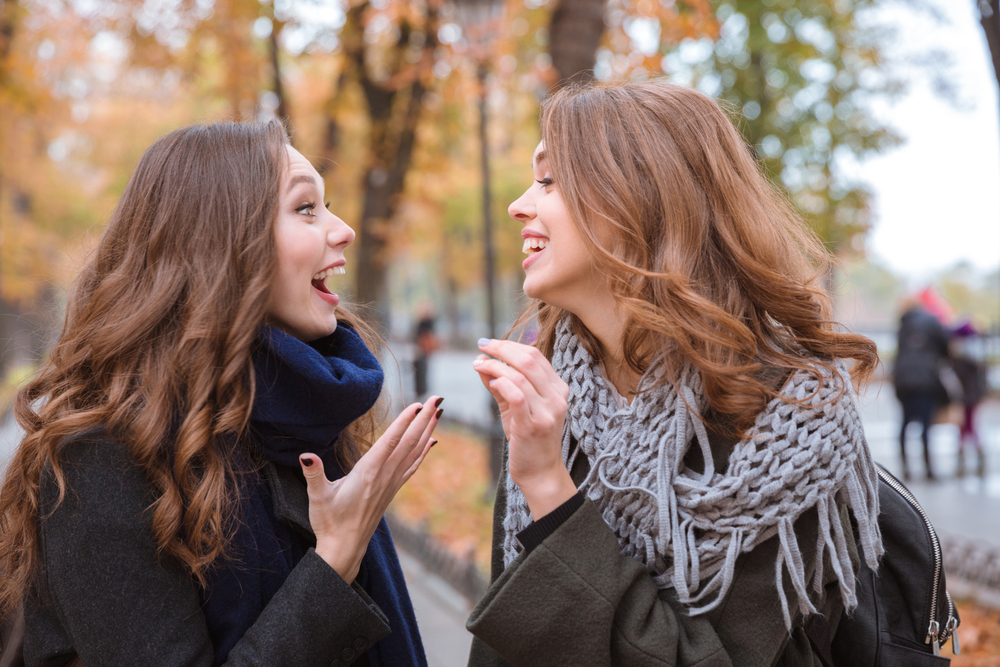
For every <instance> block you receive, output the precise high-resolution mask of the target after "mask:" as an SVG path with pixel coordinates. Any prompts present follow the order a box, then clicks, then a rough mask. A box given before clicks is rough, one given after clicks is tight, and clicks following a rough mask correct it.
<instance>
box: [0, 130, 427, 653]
mask: <svg viewBox="0 0 1000 667" xmlns="http://www.w3.org/2000/svg"><path fill="white" fill-rule="evenodd" d="M323 194H324V187H323V181H322V179H321V178H320V176H319V174H318V173H317V172H316V170H315V169H314V168H313V167H312V165H311V164H310V163H309V161H308V160H306V158H304V157H303V156H302V154H300V153H299V152H298V151H296V150H295V149H293V148H292V147H291V146H290V145H289V143H288V137H287V136H286V133H285V130H284V128H283V127H282V126H281V125H280V124H279V123H276V122H272V123H266V124H261V123H214V124H210V125H195V126H191V127H186V128H183V129H180V130H177V131H174V132H171V133H170V134H168V135H166V136H165V137H163V138H161V139H159V140H158V141H157V142H156V143H154V144H153V145H152V146H151V147H150V148H149V149H148V150H147V151H146V152H145V154H144V155H143V156H142V159H141V160H140V161H139V164H138V166H137V168H136V170H135V172H134V173H133V175H132V177H131V179H130V181H129V183H128V185H127V186H126V188H125V192H124V194H123V195H122V197H121V199H120V201H119V202H118V205H117V207H116V209H115V211H114V213H113V215H112V217H111V220H110V222H109V224H108V226H107V229H106V231H105V232H104V234H103V237H102V238H101V240H100V242H99V244H98V246H97V248H96V250H95V252H94V253H93V256H92V257H91V259H90V261H89V262H88V263H87V265H86V266H85V268H84V269H83V270H82V272H81V274H80V276H79V278H78V279H77V281H76V283H75V285H74V288H73V290H72V292H71V294H70V296H69V300H68V310H67V314H66V320H65V324H64V327H63V331H62V335H61V337H60V339H59V342H58V344H57V345H56V346H55V349H54V350H53V351H52V353H51V356H50V357H49V359H48V360H47V361H46V363H45V365H44V366H43V368H42V369H41V371H40V372H39V374H38V375H37V376H36V377H35V378H34V379H33V380H32V381H31V382H30V383H29V384H28V385H27V386H26V387H25V388H24V389H22V390H21V392H20V393H19V394H18V397H17V403H16V416H17V420H18V422H19V423H20V425H21V426H22V427H23V428H24V430H25V432H26V436H25V438H24V440H23V442H22V443H21V445H20V448H19V449H18V450H17V453H16V455H15V456H14V458H13V460H12V461H11V463H10V466H9V468H8V471H7V474H6V479H5V480H4V485H3V489H2V491H0V571H2V572H3V573H4V576H3V578H2V581H0V612H2V613H3V614H4V616H5V617H7V618H11V616H10V615H11V614H17V613H23V614H24V620H25V634H24V661H25V664H26V665H28V666H29V667H31V666H36V665H62V664H68V663H69V662H70V661H72V660H74V658H75V657H78V658H79V659H80V661H82V663H83V664H84V665H86V666H87V667H100V666H111V665H121V666H123V667H124V666H128V667H133V666H134V665H206V666H207V665H221V664H225V665H275V666H277V665H290V666H302V667H306V666H308V667H313V666H315V665H324V666H325V665H331V664H355V665H357V664H365V665H371V666H374V665H392V666H393V667H396V666H397V665H426V659H425V657H424V653H423V648H422V645H421V643H420V637H419V635H418V633H417V627H416V621H415V619H414V616H413V610H412V607H411V605H410V600H409V597H408V595H407V592H406V586H405V582H404V581H403V578H402V573H401V571H400V567H399V562H398V560H397V558H396V554H395V551H394V547H393V543H392V538H391V537H390V536H389V533H388V529H387V527H386V525H385V522H384V520H383V519H382V515H383V513H384V511H385V509H386V507H387V505H388V503H389V501H390V500H391V499H392V498H393V496H394V495H395V493H396V491H397V490H398V489H399V488H400V486H401V485H402V484H403V483H404V482H405V481H406V480H407V479H408V478H409V476H410V475H412V474H413V472H414V471H415V470H416V468H417V467H418V466H419V465H420V463H421V461H422V460H423V458H424V456H425V455H426V453H427V451H428V450H429V448H430V447H431V446H432V445H433V444H434V440H433V439H432V438H431V434H432V431H433V429H434V427H435V425H436V424H437V420H438V419H439V418H440V414H441V411H440V410H439V409H438V408H439V405H440V402H441V399H439V398H438V397H431V399H430V400H429V401H428V402H427V403H426V404H424V405H420V404H414V405H410V406H409V407H407V408H406V409H404V410H403V411H402V413H401V414H400V415H399V417H398V418H396V420H395V421H393V422H392V424H391V425H390V426H389V427H388V429H387V430H386V431H385V432H384V434H383V435H382V436H381V437H379V438H378V439H377V440H375V441H374V443H373V444H371V446H370V448H369V446H368V445H369V444H370V443H371V442H372V440H373V439H374V435H375V427H376V416H377V415H376V414H375V413H374V412H373V409H374V406H375V405H376V402H377V400H378V398H379V395H380V393H381V388H382V379H383V374H382V369H381V367H380V366H379V363H378V361H377V359H376V358H375V356H374V355H373V353H372V352H371V351H370V347H371V345H372V343H373V342H374V341H376V338H375V337H373V336H372V334H371V332H370V330H369V329H367V328H366V327H365V326H364V324H363V323H362V321H361V320H360V319H359V318H357V317H355V316H354V315H352V314H351V313H350V312H348V311H347V310H346V309H345V308H344V306H343V305H341V304H340V298H339V296H338V295H337V294H335V293H334V292H332V291H331V290H330V286H331V285H333V286H335V281H336V279H337V276H339V275H343V274H344V268H343V267H344V265H345V263H346V260H345V258H344V250H345V248H346V247H347V246H348V245H349V244H350V243H351V242H352V241H353V240H354V232H353V231H352V230H351V228H350V227H348V226H347V225H346V224H345V223H344V222H343V221H342V220H340V219H339V218H337V217H336V216H335V215H333V214H332V213H330V212H329V211H328V210H327V208H326V207H325V206H324V200H323Z"/></svg>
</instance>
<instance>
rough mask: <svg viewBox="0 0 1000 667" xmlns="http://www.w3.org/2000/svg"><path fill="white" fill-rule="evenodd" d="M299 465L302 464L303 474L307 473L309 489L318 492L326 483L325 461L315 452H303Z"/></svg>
mask: <svg viewBox="0 0 1000 667" xmlns="http://www.w3.org/2000/svg"><path fill="white" fill-rule="evenodd" d="M299 465H301V466H302V474H303V475H305V478H306V486H307V487H308V489H309V491H312V492H317V491H319V490H320V489H322V488H323V485H325V484H326V474H325V473H324V472H323V461H322V460H320V458H319V457H318V456H316V455H315V454H302V455H300V456H299Z"/></svg>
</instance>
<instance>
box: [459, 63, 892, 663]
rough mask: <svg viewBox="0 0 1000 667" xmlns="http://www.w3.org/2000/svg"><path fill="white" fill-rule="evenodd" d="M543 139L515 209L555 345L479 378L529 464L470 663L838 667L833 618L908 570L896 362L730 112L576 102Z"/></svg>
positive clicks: (506, 480)
mask: <svg viewBox="0 0 1000 667" xmlns="http://www.w3.org/2000/svg"><path fill="white" fill-rule="evenodd" d="M541 125H542V141H541V143H540V144H539V145H538V148H537V149H536V150H535V154H534V158H533V160H532V170H533V172H534V180H535V182H534V183H532V185H531V187H529V188H528V190H527V191H526V192H525V193H524V194H523V195H522V196H521V197H520V198H519V199H518V200H517V201H515V202H514V203H513V204H511V205H510V214H511V216H512V217H514V218H515V219H516V220H518V221H520V222H521V223H522V224H523V229H522V231H521V236H522V237H523V239H524V252H525V253H526V254H527V255H528V257H527V259H525V260H524V263H523V267H524V271H525V278H524V292H525V294H527V295H528V296H529V297H531V298H532V299H533V302H532V303H531V304H530V305H529V306H528V308H527V309H526V311H525V312H524V313H523V314H522V317H521V320H520V321H519V323H518V325H516V327H517V326H519V325H524V324H525V323H527V322H528V321H529V320H530V319H531V318H532V317H534V318H535V320H536V322H537V326H538V339H537V342H536V343H535V345H534V346H528V345H523V344H520V343H517V342H514V341H512V340H488V339H483V340H481V341H480V349H481V350H482V351H483V352H484V353H485V354H484V355H481V356H480V357H478V358H477V359H476V361H475V368H476V370H477V371H478V373H479V375H480V377H481V379H482V381H483V382H484V384H485V385H486V386H487V388H488V389H489V390H490V392H491V393H492V395H493V397H494V398H495V399H496V401H497V403H498V404H499V407H500V411H501V415H502V418H503V425H504V430H505V433H506V435H507V439H508V446H507V452H506V459H505V463H506V465H505V467H504V473H503V476H502V478H501V480H500V482H499V488H498V494H497V503H496V509H495V521H494V553H493V582H492V586H491V588H490V589H489V591H488V592H487V594H486V596H485V597H484V599H483V600H482V601H481V602H480V604H479V605H478V606H477V608H476V609H475V610H474V611H473V614H472V616H471V617H470V619H469V624H468V627H469V629H470V630H471V631H472V632H473V634H474V635H476V640H475V643H474V645H473V650H472V655H471V658H470V662H469V664H470V665H476V666H485V665H502V664H511V665H542V664H544V665H589V666H596V665H699V667H711V666H715V665H718V666H723V665H727V666H728V665H737V666H749V665H814V664H815V665H819V664H820V659H819V657H818V655H817V654H816V652H817V651H820V652H822V650H823V648H822V647H821V646H818V645H817V644H815V643H814V640H813V639H811V638H810V636H809V633H808V632H807V627H806V624H807V622H808V619H809V617H810V616H811V615H813V614H823V615H824V616H825V617H826V618H829V619H837V618H839V616H840V613H841V611H842V610H843V609H844V608H845V607H846V608H848V609H850V608H851V607H852V606H853V605H854V604H856V597H855V590H854V589H855V581H854V573H855V568H856V567H857V566H858V564H859V561H858V554H859V550H858V544H859V543H860V547H861V549H860V553H861V556H862V557H864V558H865V559H866V561H867V562H868V563H869V564H870V565H872V566H874V564H875V563H876V560H877V558H878V557H879V556H880V554H881V551H882V545H881V538H880V534H879V529H878V524H877V522H876V517H877V515H878V496H877V493H876V474H875V469H874V465H873V463H872V461H871V456H870V453H869V451H868V446H867V443H866V442H865V439H864V434H863V431H862V427H861V422H860V419H859V416H858V412H857V409H856V407H855V401H854V397H853V388H852V380H861V379H863V378H864V377H865V376H866V375H867V374H869V373H870V371H871V370H872V368H873V366H874V364H875V363H876V362H877V358H876V353H875V346H874V345H873V344H872V342H871V341H869V340H868V339H866V338H864V337H862V336H858V335H854V334H851V333H846V332H844V331H842V330H840V329H839V328H838V327H837V326H836V325H835V324H834V323H833V322H831V321H830V313H829V304H828V300H827V297H826V295H825V294H824V292H823V290H822V288H821V287H820V282H821V281H820V278H821V276H822V275H823V272H824V271H825V270H826V267H827V266H828V262H829V258H828V255H827V253H826V251H825V250H824V248H823V246H822V245H821V244H820V243H819V242H818V241H817V240H816V239H815V238H814V236H813V235H812V234H811V233H810V232H809V231H808V230H807V228H806V226H805V225H804V223H803V221H802V220H801V219H800V218H799V216H798V215H796V214H795V212H794V211H793V209H792V208H791V206H790V205H789V204H788V203H787V201H786V200H785V199H784V197H783V196H782V195H781V194H779V193H778V192H777V191H776V190H775V189H774V188H773V187H772V186H771V185H770V184H769V183H768V182H767V180H766V179H765V178H764V176H763V175H762V173H761V171H760V168H759V166H758V165H757V163H756V162H755V160H754V158H753V156H752V151H751V149H750V148H749V147H748V146H747V145H746V144H745V143H744V141H743V140H742V138H741V136H740V134H739V133H738V132H737V131H736V129H735V128H734V127H733V125H732V123H731V122H730V121H729V119H728V118H727V117H726V115H725V113H724V112H723V111H722V109H720V107H719V106H718V104H717V103H716V102H715V101H713V100H712V99H710V98H708V97H706V96H705V95H703V94H701V93H699V92H697V91H695V90H692V89H690V88H685V87H681V86H677V85H671V84H668V83H666V82H662V81H653V82H645V83H627V84H622V85H597V86H595V87H590V88H573V89H566V90H562V91H560V92H557V93H556V94H555V95H553V96H552V97H551V98H550V99H549V100H548V101H547V102H546V103H545V105H544V107H543V112H542V123H541ZM516 327H515V328H516ZM844 360H847V361H849V362H852V363H851V364H848V363H845V361H844ZM852 375H853V378H852ZM852 521H853V523H854V526H853V527H852ZM820 643H822V642H820Z"/></svg>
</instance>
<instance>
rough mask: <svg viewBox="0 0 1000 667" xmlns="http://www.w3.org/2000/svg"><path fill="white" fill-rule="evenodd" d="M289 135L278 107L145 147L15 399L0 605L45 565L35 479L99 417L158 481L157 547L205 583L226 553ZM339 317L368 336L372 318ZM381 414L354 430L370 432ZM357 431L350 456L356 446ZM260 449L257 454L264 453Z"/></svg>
mask: <svg viewBox="0 0 1000 667" xmlns="http://www.w3.org/2000/svg"><path fill="white" fill-rule="evenodd" d="M287 143H288V137H287V134H286V132H285V129H284V127H283V126H282V125H281V124H280V123H277V122H271V123H234V122H223V123H213V124H210V125H194V126H191V127H186V128H182V129H179V130H176V131H174V132H171V133H170V134H168V135H166V136H164V137H162V138H161V139H159V140H158V141H156V143H154V144H153V145H152V146H150V148H149V149H148V150H147V151H146V152H145V154H143V156H142V159H141V160H140V161H139V164H138V166H137V167H136V170H135V172H134V173H133V174H132V178H131V179H130V180H129V182H128V185H127V186H126V188H125V192H124V194H123V195H122V197H121V199H120V200H119V202H118V205H117V207H116V208H115V211H114V213H113V214H112V216H111V219H110V221H109V223H108V226H107V229H106V231H105V232H104V235H103V237H102V238H101V240H100V243H99V244H98V246H97V248H96V250H95V252H94V254H93V255H92V257H91V259H90V260H89V262H88V264H87V265H86V267H85V268H84V269H83V271H82V272H81V274H80V276H79V277H78V278H77V280H76V282H75V284H74V287H73V290H72V291H71V293H70V296H69V303H68V309H67V314H66V319H65V323H64V325H63V331H62V335H61V337H60V339H59V342H58V344H57V345H56V347H55V349H54V350H53V351H52V353H51V355H50V357H49V359H48V361H47V362H46V363H45V365H44V367H43V368H42V370H41V372H40V373H39V374H38V376H37V377H35V379H33V380H32V381H31V382H30V383H29V384H28V385H26V386H25V387H24V388H23V389H22V390H21V391H20V392H19V393H18V396H17V399H16V405H15V411H16V417H17V420H18V423H19V424H20V425H21V426H22V427H23V428H24V430H25V432H26V436H25V438H24V440H23V442H22V443H21V446H20V448H19V449H18V450H17V453H16V454H15V456H14V458H13V460H12V461H11V464H10V466H9V468H8V470H7V474H6V478H5V480H4V483H3V488H2V490H0V572H3V573H4V576H3V580H2V582H0V613H4V614H5V613H7V612H9V611H10V610H11V609H12V608H13V607H14V606H15V605H16V604H18V603H19V602H20V600H21V599H22V596H23V595H24V592H25V591H26V590H27V587H28V586H30V584H31V582H32V580H33V577H34V576H35V572H36V569H37V567H38V533H37V526H38V520H39V485H40V478H41V475H42V470H43V468H44V466H45V464H46V461H49V462H50V463H51V465H52V468H53V472H54V474H55V477H56V480H57V482H58V484H59V491H60V500H61V499H62V497H63V496H64V494H65V492H66V484H65V478H64V475H63V473H62V470H61V468H60V451H61V446H62V443H63V441H64V440H65V438H66V437H67V436H70V435H72V434H76V433H80V432H82V431H85V430H87V429H91V428H94V427H103V428H104V429H105V430H106V432H107V433H108V434H109V435H111V436H113V437H115V438H116V439H118V440H120V441H121V442H122V446H124V447H127V449H128V451H129V454H130V456H131V458H132V460H133V461H134V462H135V463H136V464H137V465H139V466H140V467H141V468H142V469H143V471H144V472H145V473H146V475H147V476H148V477H149V479H150V480H151V481H152V483H153V485H154V486H155V489H156V493H157V497H156V499H155V501H154V502H153V504H152V505H151V507H150V508H149V512H150V517H151V524H152V529H153V533H154V535H155V537H156V541H157V543H158V545H159V548H160V550H161V551H162V552H165V553H166V554H169V555H170V556H172V557H174V558H177V559H178V560H180V561H181V562H182V563H183V564H184V565H185V566H186V567H187V568H188V569H189V570H190V571H191V573H192V575H193V576H194V577H195V578H197V579H198V580H199V581H200V582H201V583H204V574H205V571H206V569H207V568H208V566H209V565H210V564H211V563H212V562H213V561H214V560H215V559H216V558H217V557H219V556H220V555H222V554H223V553H225V550H226V547H227V545H228V542H229V540H230V539H231V531H232V529H233V528H234V526H233V520H232V516H233V511H234V509H235V504H236V502H237V499H238V497H239V495H238V480H237V475H238V472H237V470H236V469H235V467H234V456H233V450H234V448H235V447H241V446H243V445H244V443H245V438H243V437H241V436H243V435H244V433H245V431H246V428H247V424H248V422H249V419H250V411H251V407H252V405H253V397H254V389H255V388H254V372H253V365H252V361H251V352H252V349H253V346H254V341H255V338H256V334H257V331H258V330H259V327H260V326H261V324H262V323H263V322H264V320H265V315H266V312H267V309H268V305H269V300H270V285H271V283H272V280H273V278H274V276H275V274H276V271H277V261H278V260H277V251H276V246H275V240H274V222H275V219H276V217H277V214H278V200H279V187H280V183H281V179H282V176H283V174H284V171H285V168H286V164H287V159H288V158H287V152H286V149H285V146H286V144H287ZM338 318H339V319H340V320H341V321H342V322H345V323H348V324H350V325H352V326H355V328H357V329H358V330H359V332H361V333H362V335H363V336H364V337H365V339H366V342H368V343H369V345H371V343H372V342H374V341H375V339H374V338H373V334H372V332H371V330H370V329H369V328H367V327H365V326H364V324H363V323H362V322H361V321H360V320H358V319H357V318H354V317H351V316H350V314H349V313H347V312H345V311H344V310H343V308H342V309H341V310H340V311H339V312H338ZM373 429H374V417H373V415H372V413H369V415H367V416H366V417H365V418H362V419H361V420H359V421H357V422H355V424H354V425H353V426H352V428H351V432H350V435H351V436H353V437H350V438H345V441H347V442H348V443H358V446H361V445H363V444H364V443H366V442H370V437H371V435H372V432H373ZM358 446H355V445H354V444H348V445H346V447H347V450H348V451H344V452H342V455H343V456H342V458H343V459H344V460H345V464H346V465H348V466H349V465H351V464H352V463H354V462H355V461H356V459H357V456H358V455H359V447H358ZM254 460H255V459H254Z"/></svg>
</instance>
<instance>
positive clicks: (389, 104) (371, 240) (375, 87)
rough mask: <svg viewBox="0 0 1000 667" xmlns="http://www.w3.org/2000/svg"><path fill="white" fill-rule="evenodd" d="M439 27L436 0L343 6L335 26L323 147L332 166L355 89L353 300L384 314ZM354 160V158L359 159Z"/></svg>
mask: <svg viewBox="0 0 1000 667" xmlns="http://www.w3.org/2000/svg"><path fill="white" fill-rule="evenodd" d="M440 27H441V22H440V8H439V2H438V0H423V1H421V2H403V1H402V0H392V1H391V2H382V3H381V6H380V7H376V6H375V4H374V3H371V2H368V1H367V0H361V1H357V0H352V2H350V3H349V4H348V7H347V10H346V16H345V20H344V24H343V27H342V28H341V29H340V31H339V35H338V37H339V43H340V50H341V59H342V62H341V67H340V71H339V72H338V73H337V82H336V85H335V88H334V91H333V94H332V98H331V100H330V101H329V102H328V103H327V105H326V107H327V109H328V110H329V112H330V116H329V118H328V119H327V129H326V133H325V145H324V147H323V151H324V153H325V154H326V156H328V157H329V158H330V160H331V162H332V163H336V162H338V161H339V160H343V159H347V156H345V155H342V151H341V150H340V148H341V138H342V137H341V124H342V122H343V118H342V116H341V114H343V113H345V105H344V103H343V100H344V98H345V97H347V96H349V95H351V94H352V89H353V90H356V91H359V92H360V98H361V101H362V103H363V105H364V110H365V115H366V121H367V122H366V125H367V127H366V128H365V140H364V151H363V155H361V156H360V158H359V159H360V160H362V161H363V169H362V175H361V183H360V186H361V187H360V190H361V193H362V194H361V199H362V202H361V210H360V214H359V216H358V220H357V223H356V224H357V227H356V229H357V230H358V244H359V246H360V247H359V249H358V262H357V269H356V273H355V291H354V296H355V299H356V300H357V301H359V302H361V303H374V304H376V308H377V310H378V312H379V313H380V314H381V315H382V316H383V317H385V316H386V315H387V312H388V304H387V303H386V294H387V292H386V289H387V288H386V272H387V267H388V265H389V262H390V261H391V259H392V258H391V255H390V252H391V249H390V238H391V235H392V234H393V233H394V232H396V231H398V229H399V225H398V224H397V222H396V220H395V217H396V213H397V211H398V209H399V205H400V202H401V197H402V195H403V190H404V187H405V185H406V177H407V174H408V173H409V171H410V167H411V166H412V164H413V153H414V148H415V144H416V140H417V129H418V125H419V123H420V119H421V116H422V112H423V109H424V96H425V95H426V93H427V91H428V88H429V87H430V85H431V82H432V81H433V79H434V75H433V66H434V63H435V60H436V55H435V51H436V49H437V48H438V47H439V45H440V43H439V40H438V30H439V28H440ZM356 159H357V158H356Z"/></svg>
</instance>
